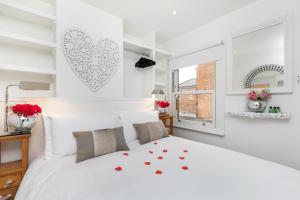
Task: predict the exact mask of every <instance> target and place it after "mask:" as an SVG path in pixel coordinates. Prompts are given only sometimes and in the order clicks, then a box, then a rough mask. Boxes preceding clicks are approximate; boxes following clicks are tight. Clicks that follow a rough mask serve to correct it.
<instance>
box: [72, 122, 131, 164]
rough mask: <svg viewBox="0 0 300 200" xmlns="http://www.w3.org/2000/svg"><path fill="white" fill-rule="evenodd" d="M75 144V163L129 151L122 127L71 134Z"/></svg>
mask: <svg viewBox="0 0 300 200" xmlns="http://www.w3.org/2000/svg"><path fill="white" fill-rule="evenodd" d="M73 135H74V136H75V138H76V142H77V157H76V162H81V161H84V160H87V159H90V158H93V157H96V156H101V155H105V154H109V153H113V152H116V151H126V150H129V148H128V146H127V144H126V142H125V138H124V132H123V127H118V128H113V129H103V130H95V131H81V132H73Z"/></svg>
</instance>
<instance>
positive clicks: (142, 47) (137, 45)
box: [123, 38, 171, 59]
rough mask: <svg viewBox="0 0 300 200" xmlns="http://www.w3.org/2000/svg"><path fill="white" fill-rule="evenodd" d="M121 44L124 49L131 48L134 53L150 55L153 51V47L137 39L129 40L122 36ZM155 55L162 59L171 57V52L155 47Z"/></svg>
mask: <svg viewBox="0 0 300 200" xmlns="http://www.w3.org/2000/svg"><path fill="white" fill-rule="evenodd" d="M123 46H124V49H127V50H131V51H133V52H136V53H140V54H145V55H149V56H150V55H151V53H152V51H153V47H152V46H150V45H147V44H144V43H142V42H139V41H134V40H130V39H127V38H123ZM155 55H156V58H157V59H163V58H168V57H171V53H169V52H167V51H165V50H162V49H155Z"/></svg>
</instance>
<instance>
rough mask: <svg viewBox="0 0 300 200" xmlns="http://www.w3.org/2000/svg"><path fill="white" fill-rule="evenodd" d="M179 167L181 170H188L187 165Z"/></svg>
mask: <svg viewBox="0 0 300 200" xmlns="http://www.w3.org/2000/svg"><path fill="white" fill-rule="evenodd" d="M181 169H183V170H188V169H189V167H188V166H182V167H181Z"/></svg>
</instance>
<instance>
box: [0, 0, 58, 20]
mask: <svg viewBox="0 0 300 200" xmlns="http://www.w3.org/2000/svg"><path fill="white" fill-rule="evenodd" d="M0 10H1V13H3V14H5V15H7V16H11V17H15V18H18V19H21V20H26V21H31V22H33V23H39V24H41V25H51V24H54V23H55V21H56V17H55V16H54V15H51V14H48V13H44V12H42V11H39V10H36V9H34V8H31V7H28V6H25V5H23V4H20V3H16V2H13V1H11V0H0Z"/></svg>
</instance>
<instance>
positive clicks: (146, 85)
mask: <svg viewBox="0 0 300 200" xmlns="http://www.w3.org/2000/svg"><path fill="white" fill-rule="evenodd" d="M123 46H124V49H125V50H129V51H131V52H134V53H137V55H139V56H136V57H135V58H133V57H131V58H127V59H125V60H127V62H125V65H126V63H130V66H125V70H127V71H126V72H125V76H128V77H125V78H124V80H125V81H126V83H125V96H126V97H142V98H151V96H152V91H153V90H154V89H162V90H164V91H165V92H166V91H167V84H168V62H167V59H168V58H169V57H170V56H171V53H169V52H167V51H165V50H162V49H161V48H156V47H157V45H156V42H155V32H152V33H150V34H148V35H146V36H145V37H143V38H139V39H137V38H134V37H130V36H129V37H128V36H126V37H124V38H123ZM143 56H145V57H149V58H150V59H153V60H154V61H155V62H156V65H155V66H153V67H147V68H145V69H136V68H134V64H135V62H137V61H138V59H139V58H140V57H143ZM132 58H133V59H136V61H135V60H132ZM133 63H134V64H133ZM126 74H128V75H126ZM129 79H130V80H129ZM138 86H142V87H138ZM129 88H136V89H134V91H132V90H131V89H129Z"/></svg>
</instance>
